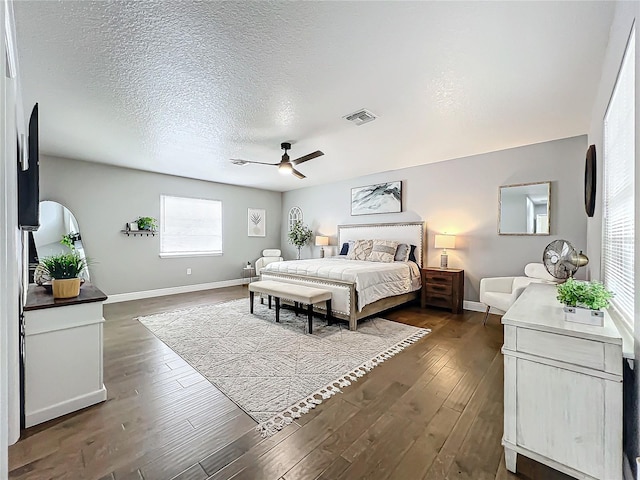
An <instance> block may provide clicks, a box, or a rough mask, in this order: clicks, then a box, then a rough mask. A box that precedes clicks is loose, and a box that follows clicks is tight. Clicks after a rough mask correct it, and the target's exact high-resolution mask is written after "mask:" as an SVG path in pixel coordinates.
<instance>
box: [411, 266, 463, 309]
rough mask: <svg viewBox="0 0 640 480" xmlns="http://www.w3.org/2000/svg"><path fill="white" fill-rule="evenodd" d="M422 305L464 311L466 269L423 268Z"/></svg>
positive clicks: (423, 306)
mask: <svg viewBox="0 0 640 480" xmlns="http://www.w3.org/2000/svg"><path fill="white" fill-rule="evenodd" d="M421 271H422V295H421V302H420V304H421V306H422V308H425V307H426V306H430V307H443V308H449V309H451V312H452V313H462V299H463V297H464V270H460V269H458V268H436V267H427V268H422V269H421Z"/></svg>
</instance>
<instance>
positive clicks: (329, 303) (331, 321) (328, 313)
mask: <svg viewBox="0 0 640 480" xmlns="http://www.w3.org/2000/svg"><path fill="white" fill-rule="evenodd" d="M327 325H333V317H332V316H331V299H329V300H327Z"/></svg>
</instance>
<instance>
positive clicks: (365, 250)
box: [347, 240, 373, 260]
mask: <svg viewBox="0 0 640 480" xmlns="http://www.w3.org/2000/svg"><path fill="white" fill-rule="evenodd" d="M372 248H373V240H356V242H355V243H354V244H353V248H350V249H349V253H348V254H347V259H349V260H366V259H367V257H368V256H369V254H370V253H371V250H372Z"/></svg>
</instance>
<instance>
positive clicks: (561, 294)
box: [557, 278, 613, 326]
mask: <svg viewBox="0 0 640 480" xmlns="http://www.w3.org/2000/svg"><path fill="white" fill-rule="evenodd" d="M611 297H613V293H612V292H611V291H609V290H607V289H606V288H605V286H604V285H603V284H602V283H600V282H595V281H592V282H581V281H578V280H574V279H573V278H568V279H567V281H566V282H564V283H561V284H560V285H558V297H557V298H558V300H559V301H560V303H562V304H564V305H565V307H564V319H565V320H566V321H568V322H577V323H584V324H587V325H598V326H602V325H603V324H604V312H603V311H602V309H603V308H607V307H608V306H609V300H611Z"/></svg>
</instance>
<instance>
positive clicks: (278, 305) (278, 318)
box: [269, 297, 280, 322]
mask: <svg viewBox="0 0 640 480" xmlns="http://www.w3.org/2000/svg"><path fill="white" fill-rule="evenodd" d="M269 298H271V297H269ZM276 322H280V297H276Z"/></svg>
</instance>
